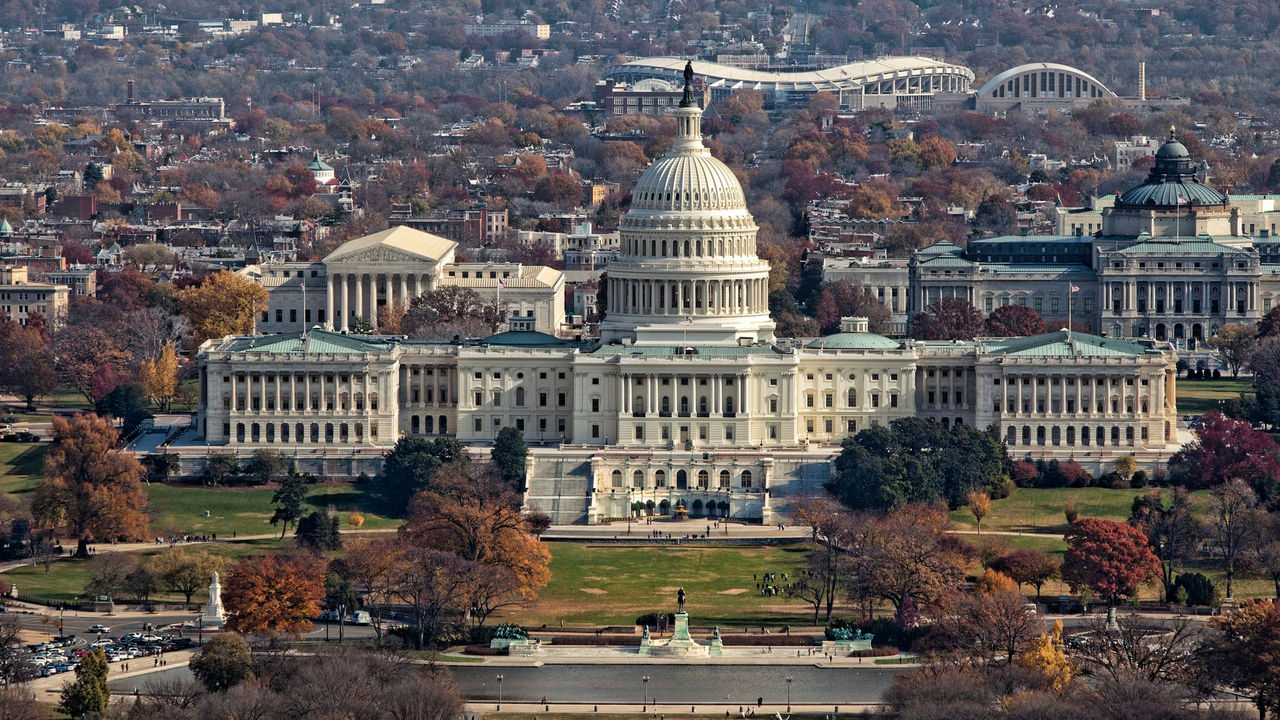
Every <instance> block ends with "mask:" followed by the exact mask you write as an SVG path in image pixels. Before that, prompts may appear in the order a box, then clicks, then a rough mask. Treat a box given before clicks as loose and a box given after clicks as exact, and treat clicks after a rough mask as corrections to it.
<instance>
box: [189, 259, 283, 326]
mask: <svg viewBox="0 0 1280 720" xmlns="http://www.w3.org/2000/svg"><path fill="white" fill-rule="evenodd" d="M266 307H267V290H266V288H264V287H262V286H261V285H259V284H257V283H256V282H254V281H253V280H250V279H249V278H247V277H244V276H242V275H237V274H236V273H233V272H231V271H229V270H220V271H218V272H216V273H214V274H212V275H210V276H209V277H207V278H205V281H204V282H202V283H200V284H199V285H193V286H192V287H189V288H186V289H183V290H179V291H178V309H179V310H181V311H182V314H183V315H185V316H186V318H187V320H188V321H189V322H190V323H191V329H192V332H193V333H194V334H195V337H196V341H197V342H203V341H205V340H208V339H210V338H220V337H223V336H225V335H248V334H251V333H252V332H253V328H254V321H255V320H256V319H257V316H258V313H260V312H262V311H263V310H265V309H266Z"/></svg>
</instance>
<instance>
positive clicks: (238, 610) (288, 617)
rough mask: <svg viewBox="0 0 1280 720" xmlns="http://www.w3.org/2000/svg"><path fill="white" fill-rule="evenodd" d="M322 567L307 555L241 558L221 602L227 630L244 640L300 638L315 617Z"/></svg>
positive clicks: (322, 589)
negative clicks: (245, 637)
mask: <svg viewBox="0 0 1280 720" xmlns="http://www.w3.org/2000/svg"><path fill="white" fill-rule="evenodd" d="M324 575H325V562H324V561H323V560H320V559H318V558H315V557H313V556H309V555H296V556H284V555H263V556H256V557H244V558H241V559H240V560H239V561H238V562H237V563H236V564H235V566H234V567H232V569H231V572H230V577H229V578H227V582H226V583H225V585H224V588H223V592H222V599H223V602H224V604H225V605H226V608H227V627H228V628H229V629H231V630H234V631H236V632H239V633H243V634H246V635H264V636H267V637H277V636H280V635H291V636H295V637H296V636H299V635H301V634H302V633H305V632H307V631H309V630H310V629H311V621H312V619H313V618H316V617H318V616H319V615H320V598H321V597H323V596H324Z"/></svg>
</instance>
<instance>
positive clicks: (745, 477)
mask: <svg viewBox="0 0 1280 720" xmlns="http://www.w3.org/2000/svg"><path fill="white" fill-rule="evenodd" d="M741 480H742V487H743V488H744V489H750V488H751V471H750V470H743V471H742V476H741Z"/></svg>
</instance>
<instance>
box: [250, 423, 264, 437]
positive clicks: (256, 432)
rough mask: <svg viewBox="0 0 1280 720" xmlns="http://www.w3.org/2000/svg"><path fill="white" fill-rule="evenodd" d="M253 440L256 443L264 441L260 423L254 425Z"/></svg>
mask: <svg viewBox="0 0 1280 720" xmlns="http://www.w3.org/2000/svg"><path fill="white" fill-rule="evenodd" d="M252 438H253V441H254V442H258V441H260V440H261V439H262V429H261V427H259V425H258V423H254V424H253V428H252Z"/></svg>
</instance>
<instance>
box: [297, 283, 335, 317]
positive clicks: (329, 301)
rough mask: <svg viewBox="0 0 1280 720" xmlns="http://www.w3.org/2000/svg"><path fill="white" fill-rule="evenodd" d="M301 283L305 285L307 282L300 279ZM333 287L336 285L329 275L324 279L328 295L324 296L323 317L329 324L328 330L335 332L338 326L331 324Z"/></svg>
mask: <svg viewBox="0 0 1280 720" xmlns="http://www.w3.org/2000/svg"><path fill="white" fill-rule="evenodd" d="M302 282H303V283H304V284H305V283H306V282H307V279H306V278H303V279H302ZM334 285H336V283H335V282H334V277H333V275H329V276H328V277H327V278H326V279H325V286H326V287H327V288H328V293H327V294H326V295H325V298H326V299H325V306H324V307H325V315H324V317H325V320H327V321H328V322H329V328H330V329H334V330H336V329H337V327H338V326H337V325H336V324H334V322H333V288H334ZM305 320H306V318H303V321H305Z"/></svg>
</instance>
